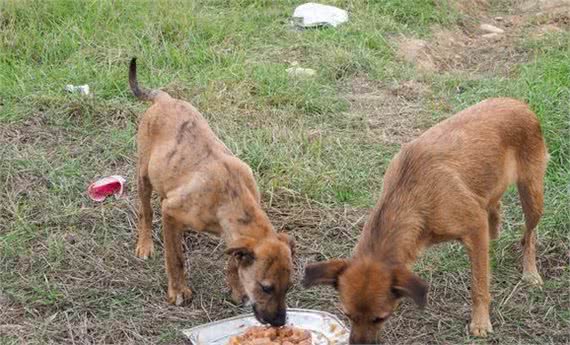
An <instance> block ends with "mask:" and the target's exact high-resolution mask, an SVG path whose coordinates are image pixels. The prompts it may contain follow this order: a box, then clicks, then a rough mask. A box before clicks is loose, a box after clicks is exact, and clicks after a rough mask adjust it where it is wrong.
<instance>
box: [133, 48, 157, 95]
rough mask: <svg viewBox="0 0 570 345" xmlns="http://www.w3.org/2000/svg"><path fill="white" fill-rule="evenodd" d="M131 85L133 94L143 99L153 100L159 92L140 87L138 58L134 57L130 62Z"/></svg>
mask: <svg viewBox="0 0 570 345" xmlns="http://www.w3.org/2000/svg"><path fill="white" fill-rule="evenodd" d="M129 86H130V87H131V91H132V92H133V94H134V95H135V96H136V97H137V98H138V99H140V100H141V101H153V100H154V98H155V97H156V96H157V92H156V91H153V90H147V89H144V88H140V87H139V83H138V81H137V58H132V59H131V63H130V64H129Z"/></svg>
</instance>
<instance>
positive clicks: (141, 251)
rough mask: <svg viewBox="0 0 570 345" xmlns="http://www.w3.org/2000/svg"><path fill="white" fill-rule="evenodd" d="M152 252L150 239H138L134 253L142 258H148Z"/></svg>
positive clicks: (152, 246) (152, 247)
mask: <svg viewBox="0 0 570 345" xmlns="http://www.w3.org/2000/svg"><path fill="white" fill-rule="evenodd" d="M153 253H154V244H153V243H152V241H139V242H138V243H137V248H136V249H135V255H136V256H137V257H138V258H141V259H143V260H146V259H148V258H149V257H150V256H151V255H152V254H153Z"/></svg>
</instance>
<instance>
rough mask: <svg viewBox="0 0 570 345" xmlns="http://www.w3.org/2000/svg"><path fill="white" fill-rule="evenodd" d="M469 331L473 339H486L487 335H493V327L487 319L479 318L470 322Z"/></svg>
mask: <svg viewBox="0 0 570 345" xmlns="http://www.w3.org/2000/svg"><path fill="white" fill-rule="evenodd" d="M469 330H470V331H471V334H472V335H473V336H475V337H486V336H487V335H488V334H490V333H493V326H492V325H491V321H490V320H489V318H488V317H484V318H483V317H481V318H478V319H473V320H471V324H470V325H469Z"/></svg>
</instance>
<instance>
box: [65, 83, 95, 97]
mask: <svg viewBox="0 0 570 345" xmlns="http://www.w3.org/2000/svg"><path fill="white" fill-rule="evenodd" d="M63 89H64V90H65V91H67V92H71V93H80V94H82V95H88V94H89V85H87V84H85V85H77V86H75V85H71V84H67V85H65V87H64V88H63Z"/></svg>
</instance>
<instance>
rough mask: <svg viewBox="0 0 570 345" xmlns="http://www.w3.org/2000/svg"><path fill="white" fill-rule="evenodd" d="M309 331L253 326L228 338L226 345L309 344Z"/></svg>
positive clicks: (288, 327) (287, 327) (310, 342)
mask: <svg viewBox="0 0 570 345" xmlns="http://www.w3.org/2000/svg"><path fill="white" fill-rule="evenodd" d="M311 344H312V341H311V332H309V331H306V330H304V329H301V328H296V327H290V326H285V327H280V328H274V327H267V326H254V327H250V328H248V329H247V330H246V331H245V332H244V333H243V334H242V335H238V336H234V337H231V338H230V341H229V342H228V345H311Z"/></svg>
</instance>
